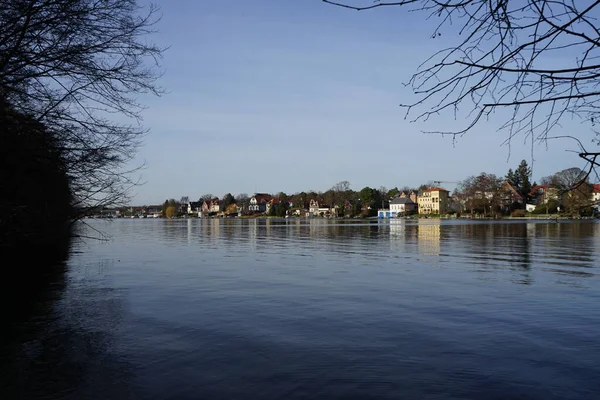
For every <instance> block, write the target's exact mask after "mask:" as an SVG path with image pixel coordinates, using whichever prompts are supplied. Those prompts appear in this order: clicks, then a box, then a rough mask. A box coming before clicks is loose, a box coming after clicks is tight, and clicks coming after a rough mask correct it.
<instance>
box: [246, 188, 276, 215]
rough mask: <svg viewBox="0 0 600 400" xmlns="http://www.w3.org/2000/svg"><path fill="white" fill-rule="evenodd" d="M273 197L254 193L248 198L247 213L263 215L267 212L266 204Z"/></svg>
mask: <svg viewBox="0 0 600 400" xmlns="http://www.w3.org/2000/svg"><path fill="white" fill-rule="evenodd" d="M272 198H273V196H271V195H270V194H267V193H256V194H255V195H254V196H252V197H251V198H250V206H249V207H248V210H249V211H253V212H261V213H264V212H266V211H267V203H268V202H269V200H271V199H272Z"/></svg>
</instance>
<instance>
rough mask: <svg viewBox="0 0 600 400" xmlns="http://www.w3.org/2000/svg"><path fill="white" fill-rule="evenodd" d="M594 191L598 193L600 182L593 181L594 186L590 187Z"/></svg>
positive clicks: (599, 191)
mask: <svg viewBox="0 0 600 400" xmlns="http://www.w3.org/2000/svg"><path fill="white" fill-rule="evenodd" d="M592 191H593V192H594V193H600V183H594V187H593V188H592Z"/></svg>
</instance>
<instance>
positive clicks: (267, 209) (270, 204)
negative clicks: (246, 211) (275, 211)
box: [265, 197, 282, 214]
mask: <svg viewBox="0 0 600 400" xmlns="http://www.w3.org/2000/svg"><path fill="white" fill-rule="evenodd" d="M281 203H282V201H281V200H280V199H279V198H278V197H272V198H271V200H269V201H267V204H265V212H266V213H267V214H269V213H270V212H271V208H273V207H274V206H276V205H277V204H281Z"/></svg>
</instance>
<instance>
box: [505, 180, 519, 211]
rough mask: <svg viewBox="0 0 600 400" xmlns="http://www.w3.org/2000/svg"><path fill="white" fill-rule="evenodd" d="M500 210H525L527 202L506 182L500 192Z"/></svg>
mask: <svg viewBox="0 0 600 400" xmlns="http://www.w3.org/2000/svg"><path fill="white" fill-rule="evenodd" d="M499 200H500V208H501V209H503V210H514V209H519V208H520V209H523V208H525V207H524V202H525V200H524V199H523V196H521V195H520V194H519V193H518V192H517V191H516V190H515V188H514V187H513V186H512V185H511V184H510V183H509V182H508V181H504V183H503V184H502V186H500V190H499Z"/></svg>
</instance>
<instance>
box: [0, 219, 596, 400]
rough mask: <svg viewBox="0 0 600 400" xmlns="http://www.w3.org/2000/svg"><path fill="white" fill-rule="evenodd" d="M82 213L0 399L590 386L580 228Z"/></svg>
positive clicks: (588, 265) (590, 392)
mask: <svg viewBox="0 0 600 400" xmlns="http://www.w3.org/2000/svg"><path fill="white" fill-rule="evenodd" d="M88 223H89V224H90V227H88V228H86V230H85V233H86V234H88V235H93V234H95V231H94V229H99V230H101V231H102V232H104V233H106V234H107V235H108V236H109V238H110V240H109V241H106V242H99V241H93V240H86V241H85V242H84V243H82V242H78V243H77V244H76V245H75V248H74V250H75V251H74V254H73V255H72V256H71V258H70V259H69V261H68V263H67V266H66V272H65V273H64V275H61V276H59V277H56V279H55V281H54V282H53V283H52V284H51V285H50V286H49V287H48V289H47V291H46V292H44V294H43V295H40V296H39V299H36V300H35V307H33V309H32V311H30V312H29V313H28V315H26V316H23V317H22V318H20V319H19V320H17V321H16V322H13V323H12V324H11V325H10V328H9V329H10V332H12V333H11V334H10V335H9V336H8V338H7V339H5V340H4V341H3V343H2V345H0V349H1V353H0V354H1V355H2V356H3V357H2V360H3V364H2V369H1V370H0V372H1V375H0V377H1V378H2V380H1V381H0V382H2V386H1V391H0V396H1V397H2V398H48V399H62V398H64V399H84V398H85V399H100V398H102V399H105V398H110V399H117V398H118V399H127V398H142V399H165V398H175V399H186V398H190V399H197V398H206V399H241V398H251V399H313V398H314V399H335V398H344V399H352V398H355V399H368V398H373V399H400V398H405V399H417V398H419V399H507V398H511V399H516V398H519V399H595V398H598V396H599V393H600V392H599V390H600V342H599V341H598V337H599V334H600V290H599V289H600V276H599V273H600V262H599V261H598V260H600V224H598V223H595V222H565V223H562V222H561V223H558V224H557V223H553V222H550V223H548V222H533V223H529V222H492V223H490V222H478V221H475V222H469V221H442V222H441V223H440V221H435V220H422V221H392V222H391V223H378V222H364V221H359V222H341V223H340V222H330V221H326V220H312V221H311V220H309V221H306V220H301V221H300V220H279V221H276V220H131V219H126V220H115V221H112V222H110V223H108V222H104V221H91V222H90V221H88ZM92 228H94V229H92Z"/></svg>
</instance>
